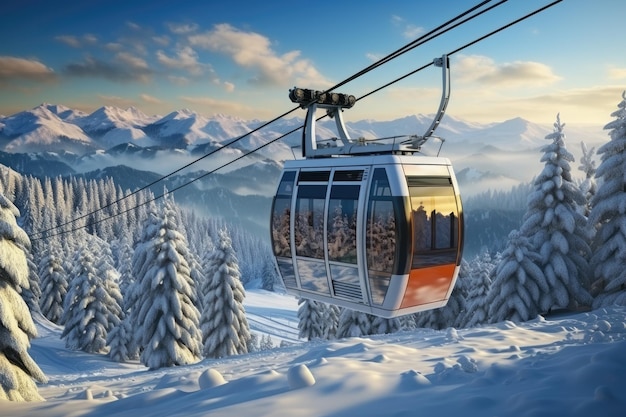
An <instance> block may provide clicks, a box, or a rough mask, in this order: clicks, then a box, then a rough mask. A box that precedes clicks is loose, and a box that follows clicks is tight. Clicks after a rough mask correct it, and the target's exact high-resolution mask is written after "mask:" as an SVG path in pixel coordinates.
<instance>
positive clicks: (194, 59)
mask: <svg viewBox="0 0 626 417" xmlns="http://www.w3.org/2000/svg"><path fill="white" fill-rule="evenodd" d="M156 56H157V60H158V61H159V62H160V63H161V64H162V65H164V66H166V67H168V68H174V69H182V70H185V71H187V72H189V73H190V74H192V75H200V74H202V73H203V65H202V64H201V63H200V62H199V61H198V54H197V53H196V51H194V50H193V49H192V48H191V47H190V46H183V47H179V48H178V49H177V50H176V56H174V57H170V56H168V55H167V54H166V53H165V52H163V51H161V50H159V51H157V52H156Z"/></svg>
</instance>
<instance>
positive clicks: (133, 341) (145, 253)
mask: <svg viewBox="0 0 626 417" xmlns="http://www.w3.org/2000/svg"><path fill="white" fill-rule="evenodd" d="M160 224H161V221H160V220H159V216H158V213H157V212H156V206H152V211H150V212H149V213H146V217H145V219H144V221H143V225H142V227H141V228H137V229H141V235H140V236H139V239H138V241H137V244H136V246H135V248H134V249H133V257H132V262H131V263H132V266H131V274H130V278H131V279H130V282H128V283H126V284H125V285H126V288H125V289H124V291H123V292H122V296H123V300H124V305H123V309H124V315H125V316H124V321H123V322H124V326H125V327H126V329H127V332H126V333H127V334H129V335H130V337H129V338H128V340H127V344H126V352H127V353H128V358H129V359H136V358H139V353H140V350H141V337H142V335H141V334H139V333H138V332H137V331H135V330H136V329H137V328H138V327H139V318H138V316H139V304H138V303H139V301H140V298H141V295H142V292H143V288H142V283H141V281H140V277H143V276H145V275H146V273H147V270H148V268H150V267H151V261H150V260H151V259H152V258H153V250H154V249H153V246H154V241H155V240H156V239H157V237H158V236H157V234H158V233H159V230H160V228H159V225H160Z"/></svg>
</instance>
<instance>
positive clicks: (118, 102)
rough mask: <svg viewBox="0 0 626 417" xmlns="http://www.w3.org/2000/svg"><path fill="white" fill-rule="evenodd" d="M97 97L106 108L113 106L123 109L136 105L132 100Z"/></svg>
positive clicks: (117, 97)
mask: <svg viewBox="0 0 626 417" xmlns="http://www.w3.org/2000/svg"><path fill="white" fill-rule="evenodd" d="M97 96H98V98H99V99H100V100H101V101H102V102H104V104H105V105H106V106H115V107H119V108H122V109H124V108H128V107H133V106H136V105H137V103H135V101H134V100H132V99H129V98H128V97H120V96H109V95H106V94H98V95H97Z"/></svg>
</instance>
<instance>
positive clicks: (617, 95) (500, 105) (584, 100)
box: [448, 85, 624, 124]
mask: <svg viewBox="0 0 626 417" xmlns="http://www.w3.org/2000/svg"><path fill="white" fill-rule="evenodd" d="M623 90H624V87H623V86H610V85H609V86H596V87H589V88H577V89H569V90H550V91H549V92H546V93H545V94H534V95H531V94H529V95H526V96H519V95H516V96H515V97H510V96H507V95H506V94H504V93H501V92H500V91H497V90H492V91H488V90H486V89H484V88H482V89H481V88H475V89H463V90H457V91H456V92H455V93H454V95H453V99H452V100H451V102H450V106H449V107H448V113H450V114H454V115H455V116H458V117H462V118H465V119H468V120H472V121H479V122H493V121H494V120H505V119H509V118H512V117H518V116H520V117H523V118H525V119H527V120H531V121H533V122H536V123H539V122H541V123H552V122H553V121H554V117H555V115H556V114H557V113H560V114H561V117H562V119H563V120H566V121H568V122H569V123H594V124H605V123H607V122H608V121H610V119H611V118H610V114H611V113H612V112H613V111H615V110H616V108H617V104H618V103H619V102H620V101H621V93H622V91H623Z"/></svg>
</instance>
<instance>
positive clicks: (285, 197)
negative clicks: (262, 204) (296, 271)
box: [272, 171, 296, 257]
mask: <svg viewBox="0 0 626 417" xmlns="http://www.w3.org/2000/svg"><path fill="white" fill-rule="evenodd" d="M295 175H296V173H295V171H287V172H285V173H284V174H283V178H282V179H281V180H280V184H279V185H278V190H277V191H276V197H274V204H273V207H272V249H273V250H274V255H275V256H285V257H291V232H290V227H289V223H290V220H291V197H292V195H293V187H294V180H295Z"/></svg>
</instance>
